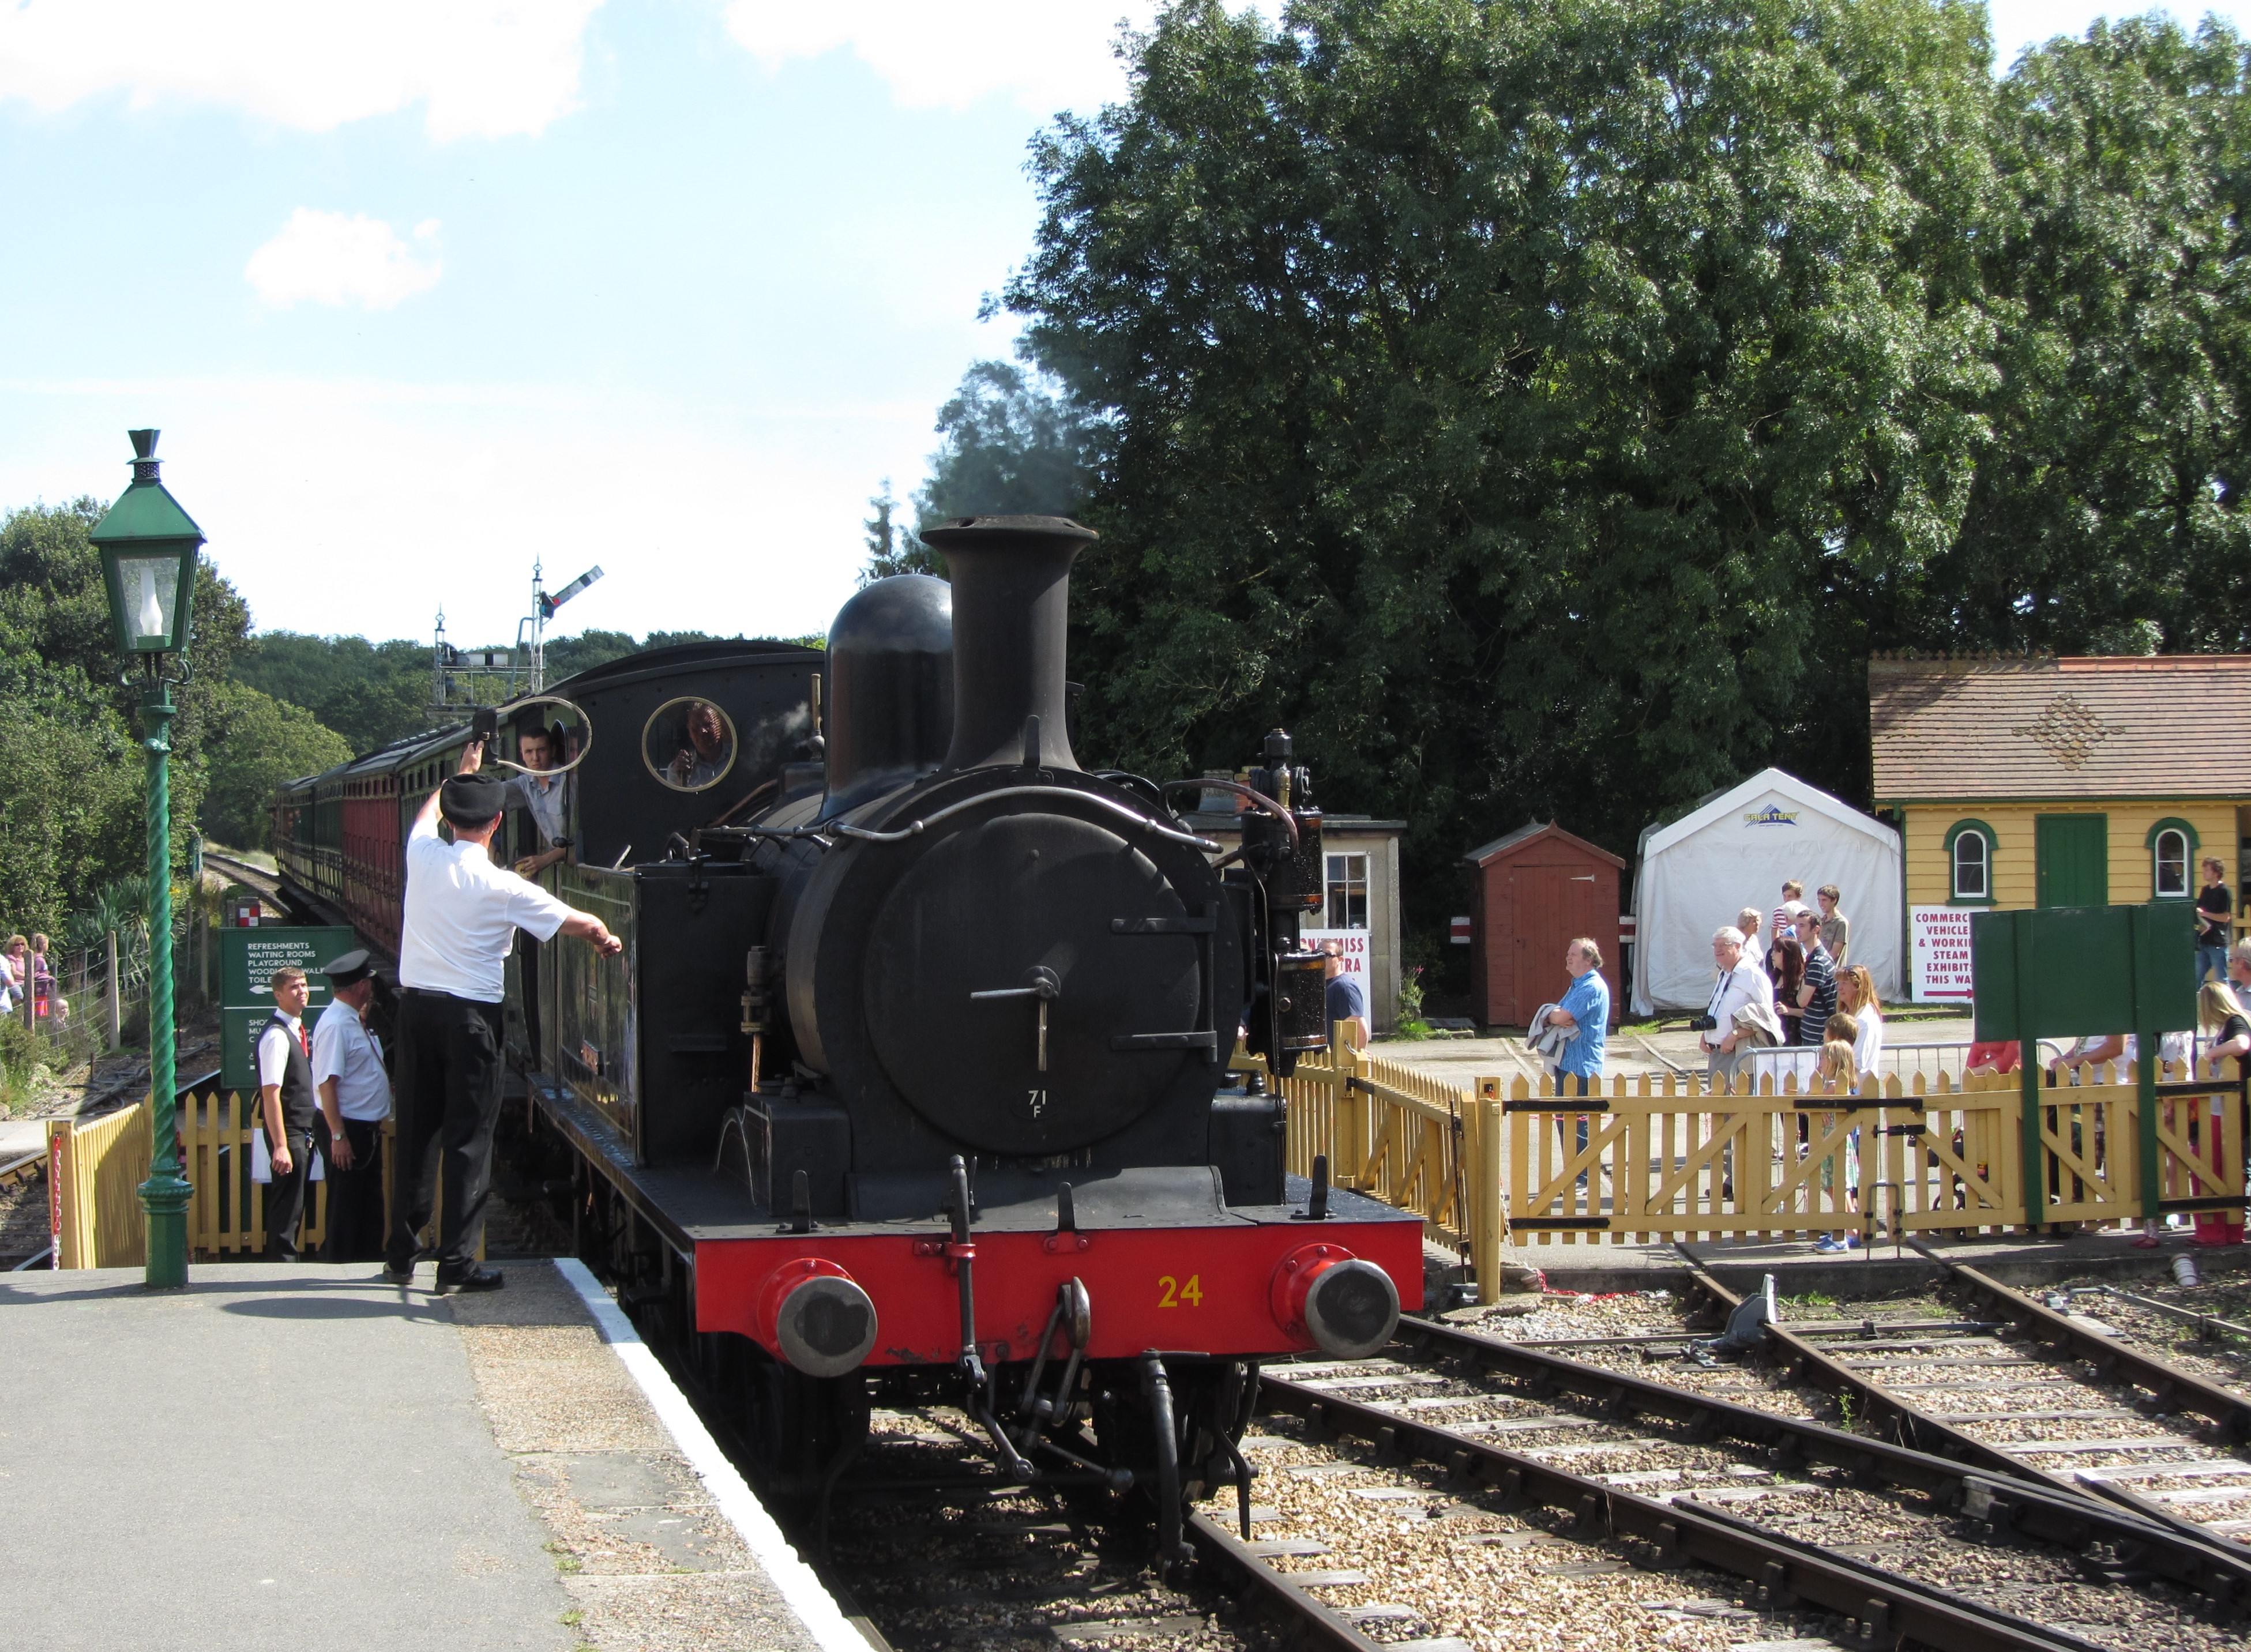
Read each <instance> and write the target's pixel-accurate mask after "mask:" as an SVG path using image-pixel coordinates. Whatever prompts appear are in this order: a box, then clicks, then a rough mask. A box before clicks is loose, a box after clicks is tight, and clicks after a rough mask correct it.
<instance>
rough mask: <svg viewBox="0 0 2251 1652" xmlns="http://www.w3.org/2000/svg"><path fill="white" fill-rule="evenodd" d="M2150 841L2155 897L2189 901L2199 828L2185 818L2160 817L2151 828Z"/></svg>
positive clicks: (2153, 895) (2153, 896) (2151, 886)
mask: <svg viewBox="0 0 2251 1652" xmlns="http://www.w3.org/2000/svg"><path fill="white" fill-rule="evenodd" d="M2149 844H2150V895H2151V898H2152V899H2154V900H2159V901H2185V900H2186V899H2187V898H2188V897H2189V895H2191V894H2192V893H2193V889H2192V885H2191V884H2190V881H2189V878H2190V875H2191V868H2192V867H2193V866H2194V865H2195V861H2196V849H2197V843H2196V828H2195V827H2194V826H2191V825H2190V824H2189V823H2188V822H2187V821H2185V820H2160V821H2158V822H2157V825H2155V826H2151V828H2150V839H2149Z"/></svg>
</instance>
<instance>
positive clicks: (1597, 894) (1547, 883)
mask: <svg viewBox="0 0 2251 1652" xmlns="http://www.w3.org/2000/svg"><path fill="white" fill-rule="evenodd" d="M1508 881H1509V889H1510V894H1511V895H1512V897H1513V905H1514V907H1515V911H1516V935H1515V940H1514V943H1513V946H1512V947H1511V949H1510V950H1511V951H1512V952H1513V954H1514V964H1515V977H1516V979H1515V985H1514V992H1513V998H1514V1003H1513V1006H1512V1007H1511V1009H1510V1010H1509V1013H1508V1021H1509V1025H1511V1026H1525V1025H1527V1023H1528V1022H1529V1021H1530V1020H1531V1019H1532V1013H1533V1012H1534V1010H1536V1009H1538V1008H1539V1007H1540V1006H1541V1005H1542V1004H1552V1003H1554V1002H1555V1000H1556V999H1559V998H1562V996H1563V994H1564V992H1565V991H1566V990H1567V989H1569V986H1570V985H1571V978H1570V976H1569V974H1568V973H1567V972H1566V971H1565V970H1564V968H1563V950H1564V949H1565V948H1566V947H1568V946H1569V945H1570V944H1571V943H1572V941H1573V940H1574V939H1576V937H1580V936H1582V935H1587V936H1592V937H1595V942H1596V945H1602V944H1603V942H1604V940H1605V938H1606V935H1607V937H1608V938H1609V939H1610V944H1611V945H1613V946H1614V945H1615V944H1616V937H1617V912H1616V911H1615V910H1613V911H1612V912H1610V914H1609V915H1608V916H1609V929H1608V930H1607V932H1606V931H1605V930H1604V929H1603V916H1604V915H1603V911H1602V907H1603V899H1602V895H1601V891H1602V888H1603V886H1602V883H1601V881H1600V879H1599V877H1598V874H1596V873H1595V872H1593V871H1592V870H1591V869H1590V868H1589V867H1587V866H1585V865H1584V864H1583V863H1573V862H1569V861H1566V862H1565V863H1563V864H1562V865H1561V866H1523V865H1519V866H1516V867H1512V868H1511V869H1510V871H1509V875H1508ZM1616 903H1617V902H1616V898H1615V896H1613V897H1612V899H1611V902H1610V904H1611V905H1612V906H1613V907H1615V905H1616Z"/></svg>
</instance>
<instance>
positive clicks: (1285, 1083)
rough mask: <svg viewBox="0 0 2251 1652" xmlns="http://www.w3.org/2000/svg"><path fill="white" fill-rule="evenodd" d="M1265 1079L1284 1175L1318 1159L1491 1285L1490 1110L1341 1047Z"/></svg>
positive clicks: (1495, 1135)
mask: <svg viewBox="0 0 2251 1652" xmlns="http://www.w3.org/2000/svg"><path fill="white" fill-rule="evenodd" d="M1250 1066H1251V1067H1252V1068H1261V1064H1259V1063H1257V1062H1251V1063H1250ZM1261 1070H1263V1068H1261ZM1271 1082H1272V1086H1273V1089H1275V1090H1276V1092H1277V1093H1278V1094H1279V1095H1280V1096H1282V1098H1283V1100H1284V1101H1285V1102H1286V1103H1287V1104H1288V1111H1287V1114H1286V1118H1287V1130H1288V1133H1287V1135H1286V1136H1285V1162H1286V1163H1287V1165H1288V1167H1289V1169H1290V1172H1291V1173H1292V1175H1297V1176H1308V1177H1309V1176H1311V1175H1312V1174H1313V1160H1314V1158H1317V1157H1325V1158H1327V1160H1328V1162H1329V1179H1330V1181H1331V1183H1332V1184H1333V1185H1335V1186H1338V1187H1342V1188H1347V1189H1349V1190H1351V1191H1352V1192H1357V1193H1365V1194H1367V1195H1368V1197H1370V1198H1372V1199H1382V1201H1383V1202H1384V1203H1386V1204H1388V1205H1396V1206H1398V1207H1399V1208H1400V1209H1402V1210H1410V1211H1413V1212H1414V1213H1416V1215H1418V1216H1420V1217H1422V1219H1423V1234H1424V1236H1425V1237H1426V1238H1428V1239H1430V1240H1431V1241H1434V1242H1435V1243H1437V1244H1440V1245H1444V1246H1446V1247H1449V1248H1452V1249H1454V1250H1455V1251H1457V1252H1463V1253H1466V1254H1467V1255H1468V1256H1469V1258H1470V1260H1471V1262H1472V1266H1473V1267H1474V1268H1475V1269H1476V1271H1477V1277H1478V1279H1479V1282H1481V1283H1482V1282H1485V1281H1487V1280H1490V1281H1492V1282H1493V1284H1492V1286H1491V1289H1492V1290H1493V1291H1494V1292H1497V1291H1498V1290H1499V1289H1500V1263H1501V1248H1502V1246H1504V1245H1505V1244H1506V1242H1507V1229H1506V1224H1505V1222H1504V1220H1503V1219H1502V1211H1503V1208H1504V1207H1503V1205H1502V1202H1501V1176H1500V1149H1501V1141H1500V1115H1499V1113H1498V1110H1497V1109H1493V1110H1491V1111H1490V1116H1488V1111H1487V1110H1484V1109H1479V1108H1478V1107H1477V1106H1476V1105H1475V1103H1474V1101H1473V1098H1472V1096H1471V1094H1470V1093H1469V1092H1468V1091H1466V1090H1464V1089H1459V1088H1458V1087H1457V1086H1455V1085H1451V1084H1448V1083H1446V1082H1444V1081H1442V1080H1439V1079H1434V1078H1431V1077H1430V1076H1429V1075H1427V1074H1423V1073H1419V1072H1416V1070H1415V1069H1414V1068H1410V1067H1407V1066H1405V1065H1403V1064H1402V1063H1400V1062H1397V1061H1384V1060H1382V1059H1381V1058H1380V1057H1375V1056H1371V1055H1368V1054H1367V1053H1366V1052H1364V1051H1361V1050H1354V1049H1352V1048H1350V1047H1347V1046H1345V1045H1343V1044H1341V1043H1340V1044H1339V1045H1338V1046H1337V1047H1334V1048H1333V1049H1331V1050H1327V1051H1325V1052H1323V1053H1321V1054H1318V1055H1314V1056H1312V1057H1309V1058H1305V1059H1301V1060H1300V1061H1299V1063H1298V1067H1297V1071H1296V1072H1295V1073H1294V1074H1292V1075H1291V1076H1290V1077H1288V1078H1285V1079H1280V1080H1275V1081H1271Z"/></svg>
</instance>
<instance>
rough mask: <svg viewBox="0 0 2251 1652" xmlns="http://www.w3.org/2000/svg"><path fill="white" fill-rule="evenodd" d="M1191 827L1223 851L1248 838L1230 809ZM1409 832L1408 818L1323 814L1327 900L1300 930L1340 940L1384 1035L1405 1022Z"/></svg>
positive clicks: (1200, 817)
mask: <svg viewBox="0 0 2251 1652" xmlns="http://www.w3.org/2000/svg"><path fill="white" fill-rule="evenodd" d="M1188 828H1189V830H1191V831H1193V832H1195V833H1196V834H1197V835H1198V836H1199V837H1206V838H1209V839H1211V840H1213V841H1214V842H1216V843H1218V844H1220V845H1221V846H1222V847H1224V848H1229V849H1232V848H1233V847H1235V846H1236V844H1237V843H1239V842H1241V841H1242V838H1243V827H1242V823H1241V822H1240V821H1239V820H1238V819H1236V816H1235V815H1234V814H1233V813H1232V812H1229V813H1224V814H1222V813H1214V812H1205V813H1198V814H1192V815H1189V816H1188ZM1406 830H1407V823H1406V822H1405V821H1404V820H1375V819H1369V818H1368V816H1366V815H1364V814H1324V815H1323V816H1322V817H1321V854H1322V857H1323V860H1324V861H1325V863H1326V867H1325V869H1326V878H1325V880H1324V885H1323V888H1324V895H1325V898H1324V900H1323V902H1322V905H1321V910H1319V912H1309V913H1307V914H1306V921H1305V923H1304V924H1303V925H1302V927H1301V929H1300V933H1301V934H1302V935H1303V936H1304V937H1305V938H1306V941H1308V942H1309V943H1311V944H1313V945H1316V946H1318V945H1319V944H1320V943H1322V942H1323V941H1328V940H1334V941H1337V942H1339V943H1340V944H1341V945H1342V949H1343V952H1344V964H1345V968H1346V970H1347V971H1351V972H1353V973H1356V974H1359V975H1361V976H1362V977H1363V985H1364V986H1365V987H1366V989H1367V992H1368V1025H1369V1026H1370V1028H1371V1029H1372V1030H1373V1031H1374V1032H1375V1033H1376V1035H1377V1036H1379V1037H1381V1036H1382V1035H1383V1034H1385V1033H1389V1032H1390V1031H1392V1029H1393V1028H1395V1027H1396V1026H1398V1024H1399V970H1400V958H1399V923H1400V914H1399V838H1400V834H1401V833H1403V832H1405V831H1406Z"/></svg>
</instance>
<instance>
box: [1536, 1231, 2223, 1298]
mask: <svg viewBox="0 0 2251 1652" xmlns="http://www.w3.org/2000/svg"><path fill="white" fill-rule="evenodd" d="M2136 1237H2137V1235H2135V1234H2126V1233H2099V1234H2072V1235H2071V1236H2069V1237H2068V1238H2059V1239H2035V1238H2032V1237H2030V1236H2010V1237H2005V1238H1975V1239H1963V1238H1957V1237H1955V1236H1953V1235H1950V1234H1930V1235H1928V1236H1926V1237H1924V1238H1923V1241H1922V1242H1923V1244H1924V1245H1925V1246H1927V1247H1928V1248H1929V1250H1930V1251H1931V1252H1933V1253H1935V1254H1936V1255H1940V1256H1943V1257H1945V1258H1947V1259H1948V1260H1950V1261H1958V1262H1966V1263H1968V1264H1969V1265H1970V1267H1972V1268H1977V1269H1978V1270H1979V1271H1981V1272H1983V1273H1985V1274H1988V1275H1991V1276H1992V1277H1993V1278H1995V1279H1997V1280H1998V1281H1999V1282H2001V1283H2003V1284H2005V1285H2015V1286H2019V1287H2029V1286H2033V1285H2051V1284H2060V1283H2061V1282H2064V1281H2065V1280H2067V1279H2108V1280H2115V1281H2117V1282H2125V1281H2128V1280H2132V1279H2147V1280H2157V1279H2164V1280H2170V1279H2171V1277H2172V1259H2173V1258H2174V1256H2176V1255H2190V1256H2193V1257H2194V1258H2195V1259H2196V1265H2197V1268H2198V1269H2199V1271H2200V1272H2201V1273H2202V1274H2203V1275H2205V1276H2206V1278H2210V1277H2213V1275H2219V1274H2222V1273H2234V1272H2241V1271H2245V1270H2251V1245H2223V1246H2214V1247H2205V1246H2199V1245H2192V1244H2191V1243H2189V1241H2188V1235H2187V1233H2186V1231H2185V1230H2182V1231H2180V1232H2179V1233H2178V1236H2173V1237H2168V1238H2166V1239H2165V1240H2164V1241H2163V1242H2162V1243H2161V1244H2160V1245H2159V1247H2158V1248H2157V1249H2155V1250H2143V1249H2140V1248H2137V1247H2136V1245H2135V1244H2134V1240H2135V1238H2136ZM1690 1257H1693V1259H1694V1260H1695V1261H1696V1262H1697V1264H1698V1265H1699V1266H1700V1267H1703V1268H1706V1269H1707V1270H1708V1271H1709V1272H1710V1273H1711V1275H1713V1277H1714V1278H1715V1279H1717V1280H1718V1281H1719V1282H1721V1284H1723V1285H1725V1286H1727V1287H1728V1289H1730V1290H1735V1291H1738V1292H1742V1291H1749V1290H1756V1289H1758V1288H1759V1282H1760V1281H1761V1279H1762V1278H1763V1276H1764V1275H1767V1274H1772V1275H1775V1278H1776V1288H1777V1289H1778V1290H1780V1291H1781V1292H1782V1294H1783V1295H1784V1296H1795V1295H1803V1294H1805V1293H1808V1292H1814V1291H1818V1292H1820V1293H1822V1294H1824V1295H1826V1296H1836V1297H1838V1298H1839V1299H1851V1298H1856V1297H1877V1296H1895V1295H1899V1294H1901V1293H1904V1292H1909V1291H1917V1290H1925V1289H1929V1288H1930V1287H1932V1286H1934V1285H1936V1283H1937V1282H1939V1281H1940V1279H1941V1278H1943V1276H1944V1275H1945V1271H1946V1270H1945V1268H1943V1267H1942V1266H1941V1265H1940V1264H1939V1263H1938V1262H1936V1261H1932V1260H1931V1258H1930V1257H1929V1256H1927V1255H1923V1254H1922V1252H1921V1251H1918V1250H1917V1249H1916V1248H1915V1246H1913V1245H1908V1244H1901V1245H1898V1246H1894V1244H1893V1243H1892V1242H1891V1241H1889V1240H1887V1239H1879V1240H1877V1241H1876V1242H1875V1244H1874V1245H1873V1246H1871V1247H1868V1248H1854V1249H1853V1251H1852V1252H1850V1253H1849V1254H1848V1255H1842V1256H1836V1255H1822V1254H1821V1253H1820V1252H1818V1251H1817V1250H1815V1249H1814V1248H1813V1241H1811V1240H1788V1241H1726V1240H1721V1241H1695V1242H1693V1243H1690V1244H1687V1245H1685V1246H1680V1247H1677V1248H1676V1247H1674V1246H1673V1245H1666V1244H1650V1245H1562V1244H1548V1245H1541V1244H1517V1245H1512V1246H1510V1247H1508V1248H1506V1249H1505V1250H1504V1251H1503V1252H1502V1260H1503V1262H1504V1265H1505V1268H1506V1272H1507V1274H1508V1275H1509V1280H1510V1282H1509V1286H1508V1289H1511V1290H1517V1289H1525V1288H1526V1287H1527V1284H1528V1282H1529V1280H1530V1276H1531V1274H1532V1271H1533V1270H1534V1269H1537V1270H1538V1271H1539V1273H1540V1275H1541V1277H1542V1279H1543V1280H1544V1282H1545V1285H1546V1288H1547V1289H1549V1290H1574V1291H1585V1292H1596V1293H1599V1292H1606V1291H1625V1290H1663V1289H1670V1285H1669V1283H1668V1279H1669V1277H1671V1276H1677V1275H1679V1274H1680V1272H1681V1270H1682V1269H1683V1268H1685V1267H1686V1266H1687V1259H1688V1258H1690Z"/></svg>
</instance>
